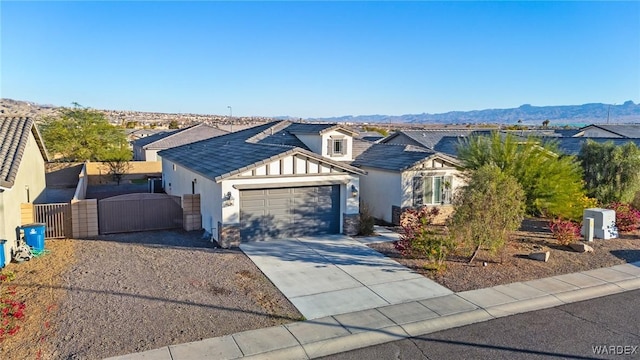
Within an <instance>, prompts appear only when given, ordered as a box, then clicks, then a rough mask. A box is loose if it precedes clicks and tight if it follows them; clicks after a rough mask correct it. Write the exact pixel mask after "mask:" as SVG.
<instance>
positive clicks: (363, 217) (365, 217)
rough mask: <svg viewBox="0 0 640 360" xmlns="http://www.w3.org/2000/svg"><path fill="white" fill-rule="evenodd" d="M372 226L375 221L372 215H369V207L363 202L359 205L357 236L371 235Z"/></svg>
mask: <svg viewBox="0 0 640 360" xmlns="http://www.w3.org/2000/svg"><path fill="white" fill-rule="evenodd" d="M373 225H375V219H374V218H373V215H371V210H369V205H367V204H366V203H364V202H363V203H362V204H360V224H359V225H358V235H363V236H369V235H373Z"/></svg>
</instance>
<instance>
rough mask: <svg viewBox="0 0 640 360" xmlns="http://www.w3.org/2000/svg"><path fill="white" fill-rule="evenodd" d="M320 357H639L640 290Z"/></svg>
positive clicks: (344, 359)
mask: <svg viewBox="0 0 640 360" xmlns="http://www.w3.org/2000/svg"><path fill="white" fill-rule="evenodd" d="M323 359H332V360H356V359H357V360H360V359H412V360H413V359H437V360H441V359H442V360H446V359H510V360H511V359H640V290H635V291H627V292H624V293H621V294H616V295H610V296H606V297H602V298H598V299H594V300H588V301H583V302H577V303H573V304H569V305H563V306H559V307H556V308H551V309H546V310H539V311H534V312H530V313H525V314H519V315H514V316H509V317H504V318H500V319H495V320H491V321H487V322H483V323H478V324H473V325H468V326H464V327H460V328H456V329H450V330H445V331H441V332H437V333H433V334H428V335H424V336H420V337H417V338H413V339H407V340H401V341H395V342H391V343H387V344H382V345H377V346H371V347H368V348H364V349H360V350H354V351H349V352H345V353H341V354H336V355H333V356H328V357H325V358H323Z"/></svg>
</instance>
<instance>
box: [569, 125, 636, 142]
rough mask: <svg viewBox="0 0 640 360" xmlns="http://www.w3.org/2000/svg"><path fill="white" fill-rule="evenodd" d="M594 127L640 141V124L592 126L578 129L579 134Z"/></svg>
mask: <svg viewBox="0 0 640 360" xmlns="http://www.w3.org/2000/svg"><path fill="white" fill-rule="evenodd" d="M590 127H595V128H598V129H601V130H605V131H608V132H610V133H613V134H615V135H619V136H621V137H623V138H628V139H640V124H599V125H598V124H592V125H587V126H585V127H583V128H580V132H582V131H584V130H586V129H588V128H590Z"/></svg>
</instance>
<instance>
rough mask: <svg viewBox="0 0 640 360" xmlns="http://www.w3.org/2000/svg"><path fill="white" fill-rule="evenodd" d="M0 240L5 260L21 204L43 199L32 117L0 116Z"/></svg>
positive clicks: (39, 144) (43, 155)
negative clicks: (2, 117)
mask: <svg viewBox="0 0 640 360" xmlns="http://www.w3.org/2000/svg"><path fill="white" fill-rule="evenodd" d="M0 143H1V144H2V147H0V239H1V240H7V243H6V244H5V247H4V248H5V249H4V251H5V254H4V255H5V259H6V261H7V262H8V261H9V259H11V251H12V250H13V249H15V248H16V246H17V239H18V236H19V231H18V230H17V229H18V227H19V226H20V225H21V224H20V204H22V203H33V202H37V201H44V197H45V187H46V183H45V162H46V161H48V155H47V151H46V149H45V146H44V142H43V140H42V137H41V136H40V133H39V132H38V129H37V128H36V125H35V122H34V121H33V120H32V119H24V118H4V119H0Z"/></svg>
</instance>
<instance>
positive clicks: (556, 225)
mask: <svg viewBox="0 0 640 360" xmlns="http://www.w3.org/2000/svg"><path fill="white" fill-rule="evenodd" d="M549 229H550V230H551V233H552V234H553V237H554V238H555V239H556V240H557V241H558V244H560V245H565V246H566V245H569V244H572V243H574V242H576V241H578V239H579V238H580V225H579V224H578V223H576V222H574V221H571V220H564V219H553V220H551V221H550V222H549Z"/></svg>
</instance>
